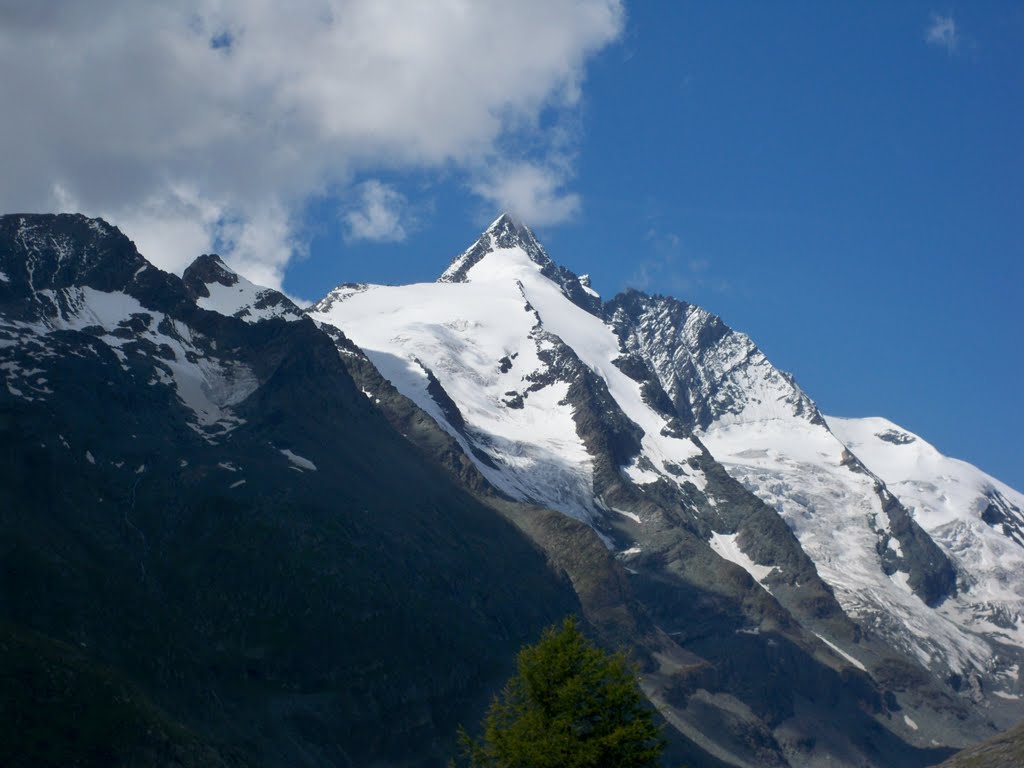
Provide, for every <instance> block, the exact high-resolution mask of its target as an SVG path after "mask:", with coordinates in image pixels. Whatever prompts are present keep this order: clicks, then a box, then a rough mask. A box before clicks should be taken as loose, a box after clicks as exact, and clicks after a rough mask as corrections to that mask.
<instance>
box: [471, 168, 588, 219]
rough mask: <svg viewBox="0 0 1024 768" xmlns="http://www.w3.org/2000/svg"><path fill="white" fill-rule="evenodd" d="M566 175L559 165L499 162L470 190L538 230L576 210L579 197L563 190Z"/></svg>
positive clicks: (568, 216)
mask: <svg viewBox="0 0 1024 768" xmlns="http://www.w3.org/2000/svg"><path fill="white" fill-rule="evenodd" d="M567 175H568V174H567V172H566V171H565V170H563V169H562V168H559V167H558V165H554V166H553V165H551V164H537V163H531V162H518V163H499V164H496V165H495V166H493V167H492V168H491V169H490V170H489V171H488V173H487V174H486V175H485V176H484V177H483V178H481V179H479V180H478V181H477V182H476V183H475V184H474V185H473V191H474V192H475V193H476V194H478V195H480V196H481V197H482V198H484V199H485V200H488V201H489V202H491V203H493V204H494V205H495V206H496V207H498V208H500V209H501V210H503V211H508V212H509V213H512V214H514V215H515V216H516V217H517V218H520V219H522V220H523V221H526V222H529V223H530V224H531V225H534V226H538V227H541V226H544V225H546V224H557V223H559V222H562V221H566V220H568V219H570V218H572V217H573V216H574V215H575V214H576V213H577V212H578V211H579V208H580V197H579V195H577V194H575V193H572V192H568V191H566V189H565V184H566V182H567V180H568V179H567Z"/></svg>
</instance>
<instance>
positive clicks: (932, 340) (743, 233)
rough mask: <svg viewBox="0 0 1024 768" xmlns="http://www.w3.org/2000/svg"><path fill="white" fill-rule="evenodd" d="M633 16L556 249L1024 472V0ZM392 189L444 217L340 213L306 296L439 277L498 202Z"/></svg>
mask: <svg viewBox="0 0 1024 768" xmlns="http://www.w3.org/2000/svg"><path fill="white" fill-rule="evenodd" d="M627 14H628V15H627V21H626V26H625V29H624V32H623V34H622V37H621V39H620V41H619V42H618V43H616V44H614V45H612V46H611V47H609V48H608V49H606V50H605V51H603V52H602V53H601V54H600V55H599V56H598V57H597V58H596V60H595V61H593V62H592V63H591V65H590V66H589V68H588V71H587V78H586V81H585V83H584V86H583V88H584V98H583V102H582V105H581V108H580V110H579V119H578V125H577V127H576V130H577V135H578V146H577V148H576V152H577V155H576V161H575V163H576V165H575V168H576V176H575V179H574V181H573V183H572V188H573V189H574V190H576V191H577V192H578V193H579V195H580V207H579V211H578V213H577V214H576V215H575V216H573V217H571V218H570V219H569V220H568V221H566V222H564V223H560V224H558V225H554V226H541V227H536V229H537V230H538V232H539V234H540V236H541V238H542V240H543V242H544V243H545V244H546V246H547V248H548V251H549V252H550V253H551V254H552V255H553V257H554V258H555V259H556V260H557V261H559V262H561V263H564V264H566V265H567V266H569V267H571V268H572V269H574V270H576V271H578V272H589V273H590V274H591V276H592V278H593V281H594V284H595V287H596V288H597V289H598V290H600V291H601V292H602V294H603V295H605V296H611V295H612V294H614V293H616V292H618V291H620V290H622V289H623V288H624V287H626V286H630V285H632V286H635V287H638V288H641V289H643V290H647V291H649V292H658V293H667V294H672V295H675V296H678V297H680V298H683V299H686V300H688V301H691V302H693V303H697V304H700V305H702V306H704V307H706V308H708V309H710V310H712V311H714V312H716V313H718V314H720V315H721V316H722V317H723V318H724V319H725V320H726V322H727V323H729V324H730V325H731V326H733V327H735V328H738V329H740V330H743V331H745V332H747V333H749V334H750V335H751V336H752V337H753V338H754V340H755V342H757V343H758V344H759V345H760V346H761V347H762V348H763V349H764V351H765V352H766V353H767V354H768V355H769V357H770V358H771V359H772V360H773V361H774V362H775V363H776V364H777V365H778V366H780V367H782V368H784V369H786V370H789V371H792V372H793V373H795V375H796V376H797V379H798V381H799V382H800V383H801V385H802V386H803V387H804V388H805V389H806V390H807V391H808V392H809V393H810V394H811V396H812V397H814V398H815V399H816V400H817V402H818V403H819V404H820V406H821V407H822V408H823V410H825V412H827V413H830V414H835V415H845V416H866V415H882V416H885V417H887V418H890V419H892V420H894V421H896V422H897V423H899V424H901V425H903V426H905V427H906V428H908V429H910V430H912V431H915V432H918V433H919V434H921V435H922V436H923V437H925V438H926V439H928V440H929V441H931V442H933V443H934V444H936V445H937V446H938V447H939V448H940V450H942V451H944V452H946V453H948V454H950V455H953V456H956V457H960V458H964V459H967V460H969V461H971V462H974V463H977V464H978V465H980V466H981V467H982V468H984V469H986V470H987V471H989V472H990V473H992V474H995V475H996V476H997V477H1000V478H1001V479H1004V480H1006V481H1007V482H1010V483H1011V484H1013V485H1015V487H1017V488H1022V487H1024V446H1022V440H1024V398H1022V396H1021V392H1022V374H1024V364H1022V351H1024V341H1022V333H1024V309H1022V306H1024V305H1022V300H1021V288H1022V286H1024V258H1022V257H1024V246H1022V235H1024V232H1022V229H1024V5H1021V4H1019V3H974V2H972V3H961V4H960V5H959V6H956V7H952V8H951V7H948V6H935V5H932V4H929V3H913V2H900V3H871V4H864V3H815V2H800V3H770V4H769V3H759V2H753V3H633V4H630V5H629V6H628V7H627ZM947 20H948V23H951V24H952V25H953V27H952V28H953V30H954V32H953V33H952V34H951V33H950V32H948V31H947V32H946V33H945V35H944V36H940V38H939V39H933V40H932V41H929V40H928V32H929V30H931V29H936V32H937V34H940V33H941V32H942V29H946V30H949V26H948V23H947ZM944 25H945V26H944ZM389 181H390V182H391V183H392V184H393V185H394V186H395V187H396V188H398V189H401V190H402V192H403V194H404V195H405V196H406V197H407V199H408V200H410V201H413V202H414V203H415V204H416V205H419V206H421V209H422V213H421V214H419V216H418V217H417V224H416V225H415V227H414V231H412V232H411V233H409V234H408V235H407V237H406V239H405V240H404V241H403V242H400V243H389V244H380V243H376V244H371V243H366V242H363V243H358V242H351V241H350V242H346V241H345V238H344V227H343V226H339V225H338V223H337V221H336V220H334V221H332V220H331V218H332V216H331V214H332V213H333V211H330V210H328V211H326V214H327V215H326V216H325V215H324V214H325V211H324V210H315V211H314V213H313V218H314V219H319V220H318V221H317V226H318V227H319V231H318V236H317V237H316V238H315V239H314V240H313V242H312V247H311V252H310V256H309V258H308V259H306V260H305V261H300V262H297V263H294V264H293V265H292V266H291V267H290V269H289V271H288V272H287V274H286V279H285V287H286V288H287V289H288V290H290V291H291V292H293V293H295V294H298V295H302V296H319V295H321V294H323V293H324V292H325V291H326V290H327V289H328V288H329V287H331V285H332V284H333V283H336V282H341V281H369V282H408V281H414V280H429V279H432V278H433V277H435V276H436V275H437V274H438V273H439V272H440V271H441V269H442V268H443V267H444V265H445V264H446V261H447V259H448V258H450V257H451V256H453V255H454V254H455V253H457V252H458V251H459V250H460V249H461V248H462V247H464V246H465V245H467V244H468V243H469V242H470V241H471V240H472V239H473V237H474V236H475V235H476V233H477V231H478V230H479V229H480V228H481V227H482V226H484V225H486V224H487V222H488V221H489V220H490V219H491V218H492V217H493V216H494V215H495V213H496V211H495V210H494V209H493V208H489V207H487V206H486V205H482V204H481V202H480V201H479V200H478V199H477V198H476V197H474V196H473V195H472V194H471V193H470V192H469V191H468V190H467V189H466V187H465V184H464V182H463V180H461V179H460V178H459V177H458V176H457V175H454V176H451V177H445V176H444V175H423V174H418V175H412V176H402V175H397V176H395V177H393V178H391V179H390V180H389ZM334 204H335V203H334V201H329V202H328V203H327V208H328V209H330V208H331V206H333V205H334ZM322 208H323V206H321V209H322ZM321 217H322V218H321Z"/></svg>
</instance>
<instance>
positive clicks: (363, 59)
mask: <svg viewBox="0 0 1024 768" xmlns="http://www.w3.org/2000/svg"><path fill="white" fill-rule="evenodd" d="M622 25H623V11H622V7H621V0H518V1H517V2H515V3H499V2H493V3H492V2H466V0H437V1H436V2H429V3H426V2H422V0H387V1H378V0H296V1H295V2H292V3H280V2H276V1H275V0H179V1H178V2H168V3H148V2H143V3H140V2H137V0H93V2H90V3H76V2H72V1H71V0H54V1H53V2H47V3H22V4H11V3H3V4H0V68H2V69H3V71H6V72H17V73H18V76H17V77H4V78H0V103H3V104H5V105H7V108H6V109H5V110H4V116H3V119H2V120H0V140H2V141H3V144H4V146H6V147H8V148H11V147H17V148H18V149H17V151H16V152H8V153H7V154H6V155H5V158H4V174H3V178H2V180H0V211H15V210H33V209H34V210H49V209H52V208H53V206H54V205H64V204H67V203H68V201H75V202H77V203H78V205H79V206H80V208H81V209H82V210H84V211H85V212H88V213H92V214H101V215H104V216H106V217H107V218H109V219H110V220H111V221H113V222H114V223H117V224H119V225H122V226H123V228H124V229H125V230H126V232H127V234H128V235H129V236H131V237H133V239H135V240H136V241H137V242H138V243H139V246H140V249H141V250H143V252H144V253H146V254H147V255H149V256H151V257H152V258H153V259H154V260H156V261H157V262H158V263H160V264H161V265H162V266H167V267H170V268H172V269H180V268H181V266H182V263H183V262H187V261H189V260H190V259H191V257H192V256H194V255H195V253H196V252H201V251H203V250H212V249H214V247H215V246H219V247H220V250H222V251H223V252H224V255H225V256H227V257H228V259H229V260H230V261H231V262H232V264H233V266H236V267H237V268H240V269H241V268H242V266H241V265H243V264H244V265H246V266H245V268H246V269H250V270H255V271H258V272H259V273H260V274H261V275H263V277H264V279H265V280H266V279H268V278H273V280H276V281H277V283H273V282H272V283H271V284H279V281H280V279H281V276H282V275H283V270H284V267H285V266H286V264H287V261H288V259H289V258H290V254H291V253H292V252H293V250H294V248H295V246H296V243H297V242H298V240H297V238H296V228H295V221H294V213H295V212H296V211H298V210H300V209H301V205H302V203H303V201H304V200H306V199H307V198H309V197H310V196H311V195H320V194H323V193H324V191H325V190H328V189H338V188H344V186H345V185H347V184H349V183H350V182H351V180H352V179H353V178H354V177H358V176H359V175H362V174H369V175H372V174H373V173H374V172H375V171H378V170H379V171H407V170H428V171H429V170H434V169H443V170H450V169H453V168H454V169H455V170H457V171H460V172H462V173H464V174H466V177H467V180H468V183H469V185H470V188H473V189H479V190H480V191H481V193H482V194H484V195H485V197H486V198H487V199H489V200H493V201H495V202H499V203H503V204H505V203H507V204H508V205H509V206H510V207H516V208H521V213H522V215H524V216H527V217H529V216H530V214H531V213H534V212H540V216H541V217H542V219H543V220H541V219H538V220H537V222H536V223H544V222H549V221H554V220H558V219H562V218H565V217H566V216H568V215H571V213H572V212H573V211H574V210H575V209H576V207H577V206H578V205H579V201H578V198H576V197H575V196H573V195H572V194H570V193H567V192H566V191H565V185H566V183H567V182H568V181H569V180H570V177H569V174H568V170H567V169H566V167H565V164H564V161H561V160H560V159H559V158H562V157H564V156H565V152H564V149H565V148H564V146H562V144H563V142H564V141H565V137H564V136H563V135H561V134H560V132H558V131H554V132H551V133H550V135H549V134H548V132H546V131H543V130H541V128H540V127H539V126H540V124H541V116H542V115H545V114H551V113H552V111H553V112H554V113H556V114H564V113H568V112H571V111H572V110H574V108H575V107H576V106H577V105H578V101H579V96H580V90H581V83H582V80H583V76H584V66H585V63H586V61H587V60H588V58H589V57H590V56H591V55H592V54H593V53H594V52H596V51H597V50H599V49H601V48H602V47H604V46H606V45H607V44H608V43H609V42H611V41H613V40H614V39H615V38H616V37H617V36H618V35H619V33H620V30H621V28H622ZM524 145H527V146H529V147H530V154H529V156H528V160H521V159H518V160H514V161H513V160H511V159H510V157H509V155H508V154H507V153H508V152H509V151H511V150H510V148H511V147H520V148H521V147H522V146H524ZM498 169H508V170H509V171H510V172H511V173H512V174H513V177H514V178H511V179H509V180H507V181H502V180H501V179H500V178H499V173H498ZM385 207H387V206H385ZM368 221H370V220H369V219H368ZM357 226H358V225H357ZM368 226H369V229H368V230H365V231H369V232H372V231H376V230H374V227H375V226H376V224H374V223H373V222H370V224H369V225H368ZM398 226H399V228H400V227H401V222H399V224H398ZM349 227H350V230H351V232H352V234H353V235H357V232H356V229H357V227H353V225H352V224H351V222H349ZM133 228H134V229H133ZM398 231H399V230H392V234H396V233H397V232H398ZM357 236H358V235H357ZM248 276H250V277H252V278H253V279H256V274H255V272H250V273H249V275H248Z"/></svg>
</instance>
